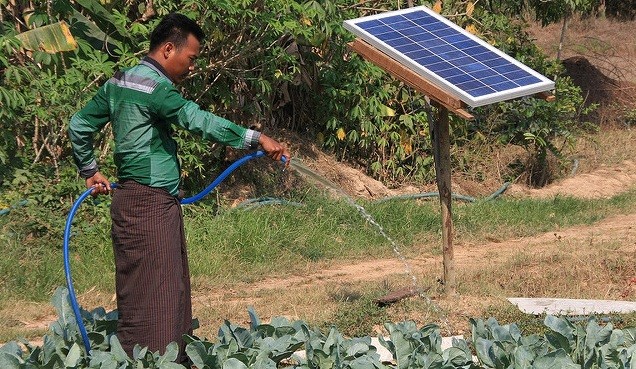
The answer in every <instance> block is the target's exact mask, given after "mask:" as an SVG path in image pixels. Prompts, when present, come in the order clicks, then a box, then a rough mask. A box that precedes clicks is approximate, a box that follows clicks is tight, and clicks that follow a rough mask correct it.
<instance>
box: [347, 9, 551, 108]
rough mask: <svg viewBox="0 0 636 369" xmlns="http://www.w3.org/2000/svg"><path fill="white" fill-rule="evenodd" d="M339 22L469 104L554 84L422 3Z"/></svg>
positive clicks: (533, 90) (525, 93)
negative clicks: (412, 6) (416, 5)
mask: <svg viewBox="0 0 636 369" xmlns="http://www.w3.org/2000/svg"><path fill="white" fill-rule="evenodd" d="M345 27H346V28H347V29H349V30H351V31H352V32H354V33H356V35H358V36H359V37H361V38H362V39H364V40H365V41H367V42H369V43H370V44H372V45H373V46H375V47H376V48H378V49H380V50H381V51H383V52H385V53H387V54H388V55H389V56H391V57H392V58H393V59H395V60H396V61H398V62H402V63H403V64H406V65H407V66H408V67H409V68H412V69H413V70H414V71H415V72H417V73H419V74H421V75H422V76H424V77H425V78H427V79H428V80H430V81H431V82H432V83H433V84H435V85H437V86H438V87H439V88H441V89H442V90H444V91H447V93H449V94H451V95H455V96H459V97H460V98H461V99H462V100H463V101H465V102H466V103H468V104H469V105H471V106H480V105H485V104H489V103H492V102H497V101H503V100H506V99H510V98H515V97H520V96H524V95H527V94H532V93H537V92H542V91H547V90H549V89H552V88H553V87H554V82H552V81H550V80H549V79H547V78H545V77H544V76H542V75H540V74H538V73H536V72H535V71H533V70H532V69H530V68H528V67H526V66H524V65H523V64H521V63H519V62H517V61H515V60H514V59H512V58H510V57H509V56H507V55H505V54H504V53H502V52H501V51H499V50H497V49H496V48H494V47H492V46H491V45H489V44H487V43H485V42H483V41H481V40H479V39H478V38H477V37H476V36H474V35H472V34H470V33H468V32H466V31H465V30H463V29H461V28H459V27H458V26H456V25H455V24H453V23H452V22H450V21H449V20H447V19H445V18H443V17H442V16H440V15H439V14H436V13H435V12H433V11H431V10H430V9H429V8H427V7H424V6H420V7H416V8H410V9H404V10H399V11H395V12H387V13H383V14H378V15H375V16H369V17H362V18H358V19H353V20H348V21H345Z"/></svg>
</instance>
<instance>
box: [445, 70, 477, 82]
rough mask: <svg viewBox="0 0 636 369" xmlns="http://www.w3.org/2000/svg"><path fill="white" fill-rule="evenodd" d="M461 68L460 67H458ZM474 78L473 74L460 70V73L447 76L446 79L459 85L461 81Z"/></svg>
mask: <svg viewBox="0 0 636 369" xmlns="http://www.w3.org/2000/svg"><path fill="white" fill-rule="evenodd" d="M460 70H461V69H460ZM472 80H474V78H473V76H470V75H468V74H466V73H464V72H463V71H462V74H457V75H454V76H452V77H448V81H449V82H450V83H452V84H455V85H459V84H460V83H463V82H468V81H472Z"/></svg>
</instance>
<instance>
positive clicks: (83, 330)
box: [64, 150, 287, 355]
mask: <svg viewBox="0 0 636 369" xmlns="http://www.w3.org/2000/svg"><path fill="white" fill-rule="evenodd" d="M263 156H265V153H264V152H263V151H260V150H259V151H256V152H253V153H250V154H247V155H245V156H243V157H242V158H240V159H238V160H237V161H235V162H234V163H232V165H230V166H229V167H227V168H226V169H225V170H224V171H223V172H222V173H221V174H220V175H219V176H218V177H217V178H216V179H215V180H214V181H213V182H212V183H211V184H210V185H209V186H207V187H206V188H204V189H203V191H201V192H199V193H198V194H196V195H194V196H192V197H187V198H184V199H182V200H181V204H182V205H187V204H191V203H193V202H196V201H199V200H201V199H202V198H204V197H205V196H207V195H208V194H209V193H210V192H211V191H212V190H213V189H214V188H215V187H216V186H218V185H219V184H220V183H221V182H223V180H224V179H225V178H227V176H229V175H230V173H232V172H233V171H234V170H235V169H236V168H238V167H240V166H241V165H243V164H245V163H246V162H247V161H249V160H252V159H256V158H260V157H263ZM281 161H282V162H283V163H287V158H286V157H284V156H283V157H282V158H281ZM117 186H118V185H117V183H111V188H117ZM92 192H93V188H89V189H87V190H86V191H85V192H84V193H82V195H81V196H80V197H79V198H78V199H77V200H75V203H73V207H72V208H71V211H70V212H69V214H68V217H67V218H66V227H65V229H64V274H65V275H66V285H67V288H68V297H69V300H70V303H71V307H72V308H73V314H75V321H76V322H77V326H78V328H79V331H80V335H81V336H82V341H83V342H84V348H85V349H86V354H87V355H90V352H91V346H90V341H89V339H88V333H87V332H86V327H85V326H84V321H83V320H82V316H81V312H80V307H79V305H78V303H77V297H76V295H75V288H74V287H73V279H72V278H71V262H70V255H69V249H68V245H69V241H70V239H71V226H72V224H73V217H74V216H75V213H76V212H77V209H78V208H79V206H80V205H81V204H82V202H83V201H84V200H85V199H86V198H87V197H88V196H90V194H91V193H92Z"/></svg>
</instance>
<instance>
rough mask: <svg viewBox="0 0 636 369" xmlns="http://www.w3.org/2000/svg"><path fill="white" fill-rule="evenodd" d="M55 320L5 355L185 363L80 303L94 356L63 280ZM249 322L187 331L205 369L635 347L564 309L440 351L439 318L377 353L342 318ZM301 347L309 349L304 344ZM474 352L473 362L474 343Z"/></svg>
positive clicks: (405, 363)
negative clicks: (120, 335) (338, 323)
mask: <svg viewBox="0 0 636 369" xmlns="http://www.w3.org/2000/svg"><path fill="white" fill-rule="evenodd" d="M53 304H54V306H55V308H56V310H57V313H58V320H57V321H56V322H55V323H54V324H52V326H51V328H50V331H49V333H48V334H47V335H46V336H45V337H44V344H43V345H42V347H39V346H34V345H32V344H30V343H29V342H27V341H23V342H22V344H24V346H25V347H26V348H25V349H23V348H22V347H21V346H20V345H19V344H18V342H15V341H12V342H9V343H7V344H5V345H3V346H2V347H0V364H2V367H3V368H6V369H21V368H62V367H63V368H76V369H80V368H120V369H132V368H135V369H137V368H158V369H178V368H184V366H183V365H181V364H177V363H175V360H176V359H177V354H178V348H177V345H176V344H174V343H171V344H170V345H168V347H167V348H166V350H165V353H164V354H163V355H160V354H159V353H157V352H154V353H153V352H150V351H149V350H148V349H147V348H142V347H140V346H139V345H137V346H136V347H135V348H134V352H133V357H132V358H131V357H129V356H128V355H127V354H126V353H125V352H124V351H123V349H122V347H121V345H120V344H119V341H118V340H117V338H116V336H115V329H116V321H117V313H116V311H113V312H109V313H106V312H105V310H104V309H103V308H98V309H95V310H93V311H92V312H90V313H89V312H87V311H82V318H83V321H84V324H85V325H86V329H87V332H89V339H90V347H91V355H90V356H89V355H87V353H86V352H85V349H84V345H83V343H82V341H81V336H80V334H79V329H78V327H77V323H76V322H75V318H74V315H73V310H72V309H71V306H70V304H69V300H68V291H67V290H66V289H64V288H59V289H58V290H57V291H56V293H55V296H54V298H53ZM248 313H249V316H250V324H249V327H247V328H244V327H240V326H236V325H234V324H232V323H230V322H229V321H226V322H225V323H224V324H223V325H222V326H221V327H220V328H219V333H218V336H217V338H216V340H215V341H214V342H210V341H207V340H205V339H200V338H197V337H195V336H187V337H186V342H187V346H186V353H187V355H188V357H189V359H190V360H191V362H192V363H193V364H194V365H195V366H196V367H197V368H201V369H206V368H207V369H213V368H277V367H281V366H282V367H290V368H292V367H293V368H299V369H300V368H306V369H318V368H325V369H326V368H347V369H354V368H395V369H410V368H431V369H432V368H448V369H453V368H457V369H459V368H462V369H479V368H501V369H505V368H511V367H514V368H536V369H543V368H546V369H547V368H573V369H574V368H584V369H588V368H629V367H630V365H631V367H633V360H634V358H635V357H636V356H634V353H635V352H636V328H626V329H623V330H620V329H615V328H614V327H613V326H612V325H611V324H607V325H605V326H601V325H599V324H598V322H597V321H596V319H595V318H593V317H592V318H590V319H589V320H588V321H587V322H582V323H578V324H573V323H571V322H570V321H568V320H567V319H566V318H564V317H554V316H547V317H546V318H545V321H544V323H545V325H546V327H547V328H548V329H547V332H546V334H545V335H544V336H539V335H529V336H524V335H523V334H522V333H521V331H520V330H519V329H518V328H517V326H516V325H515V324H510V325H504V326H501V325H499V324H498V323H497V321H496V320H495V319H493V318H490V319H488V320H487V321H485V322H484V321H483V320H479V319H470V324H471V326H472V337H471V340H470V341H465V340H463V339H453V342H452V347H449V348H446V349H444V350H442V347H441V341H442V337H441V334H440V330H439V327H437V326H436V325H433V324H429V325H425V326H423V327H421V328H418V327H417V326H416V325H415V323H413V322H410V321H407V322H401V323H386V324H385V328H386V330H387V331H388V334H389V335H388V337H386V338H385V337H379V342H380V344H381V345H382V346H384V347H386V348H387V349H388V351H389V352H390V353H391V355H392V358H393V360H392V362H390V363H387V362H380V355H379V354H378V352H377V348H376V347H375V346H373V344H372V341H371V338H370V337H368V336H366V337H354V338H345V337H343V335H342V334H341V333H340V332H338V330H337V329H336V328H335V327H331V328H330V329H329V333H328V334H326V335H325V334H324V333H322V332H321V331H320V330H318V329H313V328H311V327H309V326H308V325H307V324H306V323H305V322H303V321H293V322H290V321H289V320H287V319H286V318H282V317H274V318H272V320H271V321H270V322H269V323H262V322H261V321H260V319H259V318H258V316H257V315H256V313H255V312H254V311H253V309H251V308H250V309H249V310H248ZM303 349H304V355H302V354H301V353H300V351H301V350H303ZM473 350H474V352H476V358H477V361H473V356H472V352H473Z"/></svg>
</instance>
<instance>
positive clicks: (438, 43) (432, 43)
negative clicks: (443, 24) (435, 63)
mask: <svg viewBox="0 0 636 369" xmlns="http://www.w3.org/2000/svg"><path fill="white" fill-rule="evenodd" d="M420 45H422V46H423V47H425V48H427V49H432V48H435V47H443V48H444V51H442V52H449V51H451V50H454V49H455V48H454V47H452V46H450V45H448V43H447V42H444V40H442V39H440V38H432V39H430V40H428V41H420Z"/></svg>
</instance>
